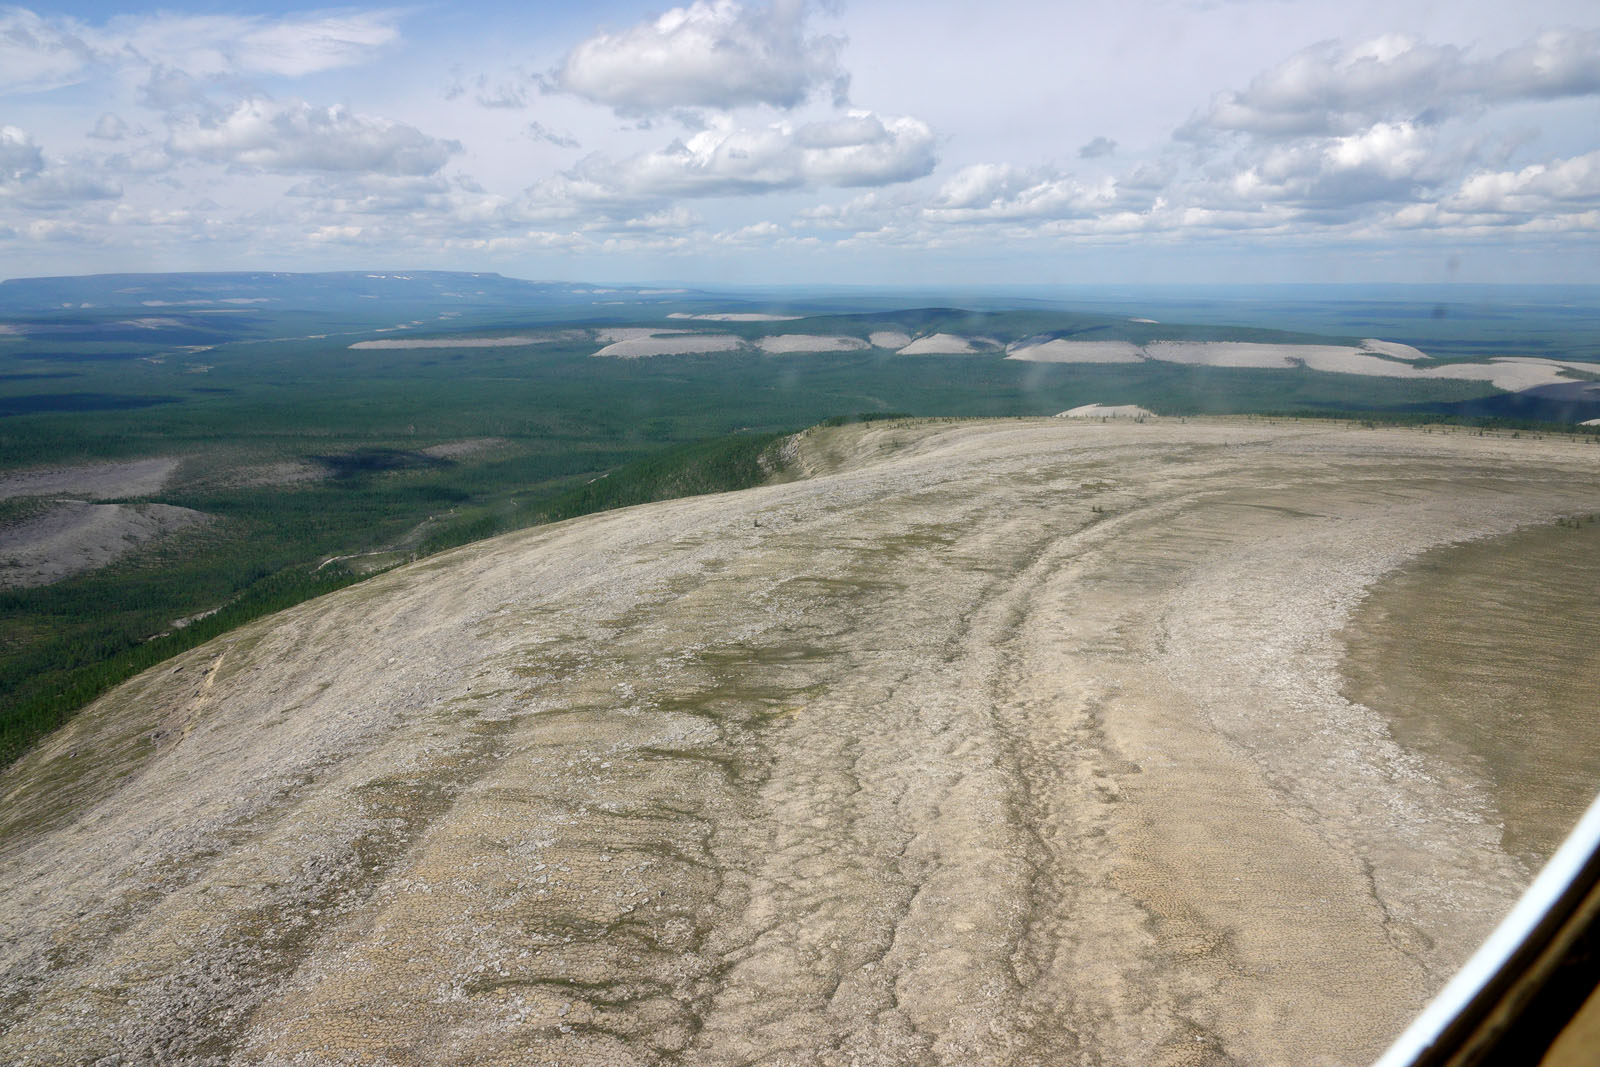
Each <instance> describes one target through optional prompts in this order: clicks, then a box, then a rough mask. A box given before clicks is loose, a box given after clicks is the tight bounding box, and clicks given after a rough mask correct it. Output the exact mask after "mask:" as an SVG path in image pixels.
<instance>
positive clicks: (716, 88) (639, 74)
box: [553, 0, 850, 114]
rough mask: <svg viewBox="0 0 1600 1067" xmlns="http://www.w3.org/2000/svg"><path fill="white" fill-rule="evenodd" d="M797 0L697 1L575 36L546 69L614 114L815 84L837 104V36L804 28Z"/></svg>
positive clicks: (775, 95)
mask: <svg viewBox="0 0 1600 1067" xmlns="http://www.w3.org/2000/svg"><path fill="white" fill-rule="evenodd" d="M805 21H806V7H805V4H804V3H803V2H802V0H774V2H773V3H772V4H771V6H769V7H753V6H745V5H743V4H740V3H737V2H736V0H711V2H707V0H697V2H696V3H694V4H691V5H690V6H688V7H676V8H673V9H672V10H670V11H668V12H666V13H665V14H663V15H661V16H660V17H658V18H656V19H654V20H652V21H649V22H644V23H640V24H639V25H637V26H633V27H631V28H630V29H627V30H623V31H621V32H620V33H598V34H596V35H595V36H593V37H590V38H589V39H588V40H586V41H583V42H582V43H580V44H579V45H578V46H577V47H576V48H574V49H573V50H572V51H571V52H570V53H568V55H567V57H566V60H565V61H564V62H563V63H562V64H561V66H560V67H559V68H558V69H557V70H556V71H555V72H554V76H553V81H554V83H555V84H556V85H558V86H559V87H560V88H562V89H564V90H566V91H567V92H570V93H574V94H576V95H578V96H581V97H583V98H585V99H587V100H592V101H594V102H596V103H600V104H605V105H607V106H609V107H613V108H615V109H616V110H618V111H619V112H622V113H624V114H649V113H653V112H661V111H667V110H670V109H672V108H679V107H705V108H717V109H721V110H727V109H731V108H736V107H743V106H747V105H751V104H768V105H771V106H773V107H779V108H793V107H796V106H798V105H799V104H801V103H803V102H804V101H805V100H806V99H807V98H808V97H810V96H811V95H812V94H814V93H817V92H819V91H826V92H828V93H830V94H831V95H832V96H833V98H834V99H835V100H836V101H837V102H839V103H843V101H844V99H845V96H846V93H847V89H848V86H849V80H850V79H849V76H848V75H846V74H845V72H844V70H843V68H842V67H841V66H840V64H839V53H840V49H841V47H842V46H843V43H844V42H843V41H841V40H840V39H839V38H837V37H832V36H828V35H811V36H808V35H807V34H806V26H805Z"/></svg>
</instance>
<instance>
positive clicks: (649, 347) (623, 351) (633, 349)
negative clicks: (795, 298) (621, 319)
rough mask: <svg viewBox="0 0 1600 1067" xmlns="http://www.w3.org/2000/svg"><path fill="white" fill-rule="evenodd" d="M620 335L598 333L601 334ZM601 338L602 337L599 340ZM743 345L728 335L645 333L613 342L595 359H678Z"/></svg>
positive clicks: (732, 349)
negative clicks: (670, 357)
mask: <svg viewBox="0 0 1600 1067" xmlns="http://www.w3.org/2000/svg"><path fill="white" fill-rule="evenodd" d="M606 332H611V333H620V332H622V331H620V330H617V331H601V333H606ZM603 339H604V338H603V337H602V340H603ZM743 346H744V342H743V341H741V340H740V339H739V338H738V337H735V336H734V335H733V334H730V333H682V332H679V331H676V330H665V331H663V330H649V331H645V333H644V336H636V337H628V338H624V339H621V340H617V341H613V342H612V343H611V344H608V345H606V346H605V347H604V348H602V349H600V350H599V351H598V352H596V353H594V354H595V355H597V356H615V357H618V358H620V359H642V358H644V357H646V356H680V355H685V354H688V353H695V352H732V351H735V350H736V349H739V348H742V347H743Z"/></svg>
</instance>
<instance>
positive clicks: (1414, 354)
mask: <svg viewBox="0 0 1600 1067" xmlns="http://www.w3.org/2000/svg"><path fill="white" fill-rule="evenodd" d="M1361 347H1362V348H1365V349H1367V350H1368V351H1370V352H1376V353H1378V354H1379V355H1380V356H1388V357H1389V358H1390V359H1404V360H1418V359H1427V358H1428V354H1427V353H1426V352H1424V351H1423V350H1422V349H1420V348H1413V347H1411V346H1410V345H1404V344H1401V343H1400V342H1399V341H1380V340H1379V339H1378V338H1376V337H1366V338H1363V339H1362V341H1361Z"/></svg>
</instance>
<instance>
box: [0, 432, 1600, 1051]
mask: <svg viewBox="0 0 1600 1067" xmlns="http://www.w3.org/2000/svg"><path fill="white" fill-rule="evenodd" d="M793 456H794V465H795V468H796V469H798V470H800V471H802V472H804V473H806V474H808V475H809V476H808V477H806V478H804V479H802V480H796V481H792V482H788V483H786V484H779V485H773V486H768V487H764V488H760V489H755V490H750V491H747V492H743V493H738V494H728V495H720V496H711V497H700V498H691V499H686V500H678V501H669V502H664V503H660V504H654V505H649V506H647V507H644V508H633V509H625V510H621V511H615V512H609V513H606V514H602V515H596V516H590V517H587V518H583V519H578V520H574V521H571V522H566V523H561V524H558V525H555V526H551V527H546V528H540V529H534V530H529V531H525V532H522V533H518V534H513V535H509V536H506V537H502V538H499V539H496V540H493V541H489V542H485V543H483V544H479V545H474V546H469V547H467V548H465V549H462V550H459V551H456V552H452V553H448V554H445V555H442V556H438V557H434V558H431V559H428V560H425V561H422V562H420V563H417V564H414V565H411V566H408V567H403V568H400V569H397V570H395V571H391V572H388V573H386V574H383V575H381V576H379V577H376V578H374V579H372V580H370V581H368V582H365V583H363V584H361V585H358V586H354V587H351V588H349V589H346V590H344V591H341V592H339V593H336V594H333V595H331V596H328V597H325V598H323V599H321V600H318V601H314V602H311V603H308V604H304V605H301V606H299V607H297V608H294V609H292V610H290V611H288V612H285V613H283V614H281V615H279V616H275V617H273V618H270V619H266V620H261V621H259V622H257V623H254V624H252V625H250V626H247V627H245V628H242V629H240V630H237V631H235V632H233V633H231V634H229V635H227V636H225V637H223V638H221V639H219V640H217V641H215V642H212V643H210V644H208V645H205V646H202V647H200V648H197V649H195V650H193V651H191V652H189V653H186V654H184V655H183V656H182V657H180V658H178V659H177V660H174V661H172V662H169V663H167V664H164V665H162V666H161V667H158V668H156V669H155V670H152V671H150V672H148V673H147V674H145V675H143V676H141V677H139V678H137V679H134V680H133V681H131V682H129V683H128V684H126V685H124V686H122V687H120V688H119V689H117V690H115V691H113V692H112V693H111V694H108V696H107V697H105V698H103V699H102V700H101V701H99V702H98V703H97V704H96V705H94V706H93V707H91V708H90V709H88V710H87V711H86V712H84V713H82V714H80V715H79V716H78V717H77V718H76V719H74V720H73V721H72V722H71V723H70V724H69V725H68V726H67V727H65V728H64V729H63V730H62V731H60V732H59V733H57V734H56V735H55V736H53V737H52V738H50V739H49V740H48V741H47V742H45V743H44V744H43V745H41V746H40V747H39V748H38V749H36V750H35V751H34V752H32V753H31V754H30V755H28V756H27V757H25V758H24V759H23V760H22V761H20V762H19V763H17V764H16V765H14V766H13V767H11V768H10V769H9V770H7V771H6V772H5V773H4V774H3V775H0V798H3V802H0V899H3V900H4V901H5V902H6V903H5V907H4V908H3V909H0V1062H6V1063H11V1064H19V1065H34V1064H45V1063H87V1062H97V1061H99V1062H106V1063H111V1062H121V1063H125V1064H156V1063H159V1064H163V1065H185V1064H202V1063H205V1064H211V1063H239V1064H255V1065H263V1067H272V1065H289V1064H297V1065H304V1067H311V1065H331V1064H336V1063H338V1064H346V1063H362V1064H393V1065H400V1064H407V1065H412V1064H451V1065H470V1064H513V1063H515V1064H555V1063H560V1064H563V1065H566V1067H573V1065H582V1064H591V1065H598V1064H604V1065H608V1067H610V1065H630V1064H669V1063H670V1064H686V1065H724V1064H727V1065H731V1064H771V1065H779V1064H791V1065H801V1064H806V1065H810V1064H820V1065H829V1067H843V1065H847V1064H858V1065H877V1067H886V1065H911V1064H917V1065H926V1064H952V1065H954V1064H960V1065H968V1064H1029V1065H1039V1067H1057V1065H1064V1064H1065V1065H1080V1064H1106V1065H1119V1064H1138V1065H1145V1064H1152V1065H1217V1064H1241V1065H1242V1064H1306V1065H1323V1064H1362V1063H1367V1062H1370V1060H1371V1059H1372V1057H1373V1056H1374V1055H1375V1054H1376V1053H1377V1052H1378V1051H1379V1050H1381V1048H1382V1046H1383V1045H1384V1044H1385V1043H1386V1041H1387V1040H1388V1039H1389V1038H1390V1036H1391V1035H1393V1034H1394V1033H1396V1032H1397V1031H1398V1030H1399V1029H1400V1028H1401V1026H1402V1025H1403V1024H1404V1022H1405V1021H1406V1020H1407V1018H1408V1017H1409V1016H1410V1015H1411V1014H1412V1013H1413V1012H1414V1011H1416V1009H1417V1008H1418V1007H1419V1005H1420V1004H1421V1003H1422V1002H1423V1000H1424V999H1425V998H1426V997H1427V996H1428V995H1429V994H1430V993H1431V992H1432V991H1434V990H1435V989H1437V988H1438V987H1439V986H1440V984H1441V983H1442V982H1443V981H1444V979H1445V978H1446V976H1447V975H1448V974H1449V973H1450V972H1451V970H1452V969H1453V968H1454V967H1455V966H1456V965H1457V964H1458V963H1459V962H1460V961H1461V960H1462V959H1463V958H1464V957H1465V956H1466V955H1467V954H1468V953H1469V952H1470V950H1471V949H1472V947H1473V946H1474V945H1475V943H1476V942H1477V941H1478V939H1479V938H1480V937H1481V936H1482V935H1483V933H1484V932H1485V930H1487V929H1488V927H1489V926H1490V925H1491V924H1492V923H1493V922H1494V921H1495V919H1496V918H1497V917H1498V915H1499V914H1500V913H1501V912H1502V911H1503V910H1504V909H1505V908H1506V907H1507V905H1508V904H1509V903H1510V901H1511V900H1512V899H1513V898H1514V896H1515V895H1516V893H1517V892H1518V891H1519V889H1520V888H1521V886H1522V885H1524V884H1525V883H1526V881H1527V880H1528V878H1529V871H1528V870H1527V868H1526V866H1525V865H1524V864H1523V863H1522V862H1520V861H1519V860H1517V859H1516V858H1515V857H1513V856H1511V855H1508V854H1507V853H1506V852H1505V851H1503V850H1502V848H1501V843H1500V833H1499V828H1498V826H1497V825H1496V821H1495V817H1494V811H1495V808H1494V805H1493V803H1492V796H1491V793H1490V787H1489V784H1488V783H1487V782H1486V781H1485V780H1484V779H1483V778H1481V777H1480V776H1478V775H1476V774H1475V773H1474V772H1473V770H1472V768H1471V767H1470V766H1465V767H1456V766H1452V765H1449V764H1448V763H1442V762H1438V761H1432V760H1430V759H1427V758H1424V757H1423V756H1420V755H1418V754H1417V753H1414V752H1412V751H1409V750H1407V749H1405V748H1402V747H1401V746H1400V745H1398V744H1397V743H1396V742H1395V741H1394V740H1393V739H1392V737H1391V735H1390V732H1389V730H1388V729H1387V727H1386V723H1385V720H1384V719H1382V718H1381V717H1380V716H1379V715H1378V714H1377V713H1376V712H1374V711H1373V710H1371V709H1369V708H1367V707H1365V706H1363V705H1360V704H1355V703H1351V702H1350V701H1348V700H1347V699H1345V698H1344V697H1343V696H1342V695H1341V692H1342V683H1341V675H1340V663H1341V658H1342V645H1341V643H1340V639H1339V637H1338V635H1339V633H1340V631H1341V627H1342V626H1343V625H1344V621H1345V620H1346V619H1347V617H1349V616H1350V614H1351V612H1352V611H1353V610H1354V608H1355V607H1356V606H1357V605H1358V603H1359V602H1360V601H1361V598H1362V596H1363V595H1364V593H1363V591H1364V590H1365V589H1367V588H1368V587H1369V586H1371V585H1372V584H1373V583H1375V582H1377V581H1378V580H1380V579H1381V578H1382V577H1383V576H1384V575H1386V574H1389V573H1391V572H1393V571H1394V570H1395V569H1396V568H1397V567H1400V566H1401V565H1402V564H1404V563H1405V562H1406V561H1407V560H1408V559H1411V558H1413V557H1415V556H1416V555H1417V554H1419V553H1422V552H1424V551H1426V550H1428V549H1430V548H1432V547H1434V546H1438V545H1441V544H1444V543H1447V542H1450V541H1454V540H1459V539H1462V538H1475V537H1486V536H1491V535H1497V534H1501V533H1504V532H1506V531H1509V530H1512V529H1513V528H1516V527H1519V526H1522V525H1524V524H1528V523H1536V522H1542V521H1545V520H1548V519H1550V518H1553V517H1555V516H1557V515H1561V514H1567V513H1573V512H1577V511H1594V510H1600V477H1597V475H1600V449H1596V448H1594V447H1593V446H1592V445H1590V444H1588V443H1587V442H1574V441H1571V440H1568V439H1565V438H1563V439H1559V440H1558V439H1552V438H1546V439H1544V440H1534V439H1532V438H1529V437H1525V438H1523V439H1520V440H1512V439H1507V438H1495V437H1492V436H1491V437H1476V436H1470V435H1467V434H1464V433H1463V434H1443V433H1431V434H1429V433H1424V432H1421V431H1402V430H1361V429H1357V428H1354V427H1351V426H1345V425H1332V424H1326V425H1323V424H1293V423H1286V424H1279V425H1270V424H1268V423H1266V422H1263V421H1255V422H1249V421H1244V420H1239V421H1205V420H1188V421H1186V422H1181V423H1180V422H1178V421H1176V420H1161V421H1157V422H1149V423H1142V424H1141V423H1136V422H1134V421H1132V420H1112V421H1108V422H1100V421H1099V420H1090V421H1084V420H1075V419H1074V420H1068V419H1036V420H1027V421H1013V422H991V423H977V422H963V423H943V424H920V425H905V424H892V423H890V424H885V423H874V424H868V425H856V426H850V427H841V428H835V429H832V430H826V431H817V432H814V433H811V434H809V435H807V436H805V437H804V438H803V439H801V440H800V441H798V443H797V444H796V445H795V447H794V449H793ZM1554 624H1557V625H1559V620H1555V622H1554ZM1588 684H1590V685H1591V686H1592V685H1593V684H1594V682H1593V679H1592V678H1591V679H1589V680H1588ZM1597 697H1600V694H1597ZM1593 703H1594V701H1591V702H1590V705H1591V706H1592V704H1593ZM100 1057H105V1059H104V1060H99V1058H100Z"/></svg>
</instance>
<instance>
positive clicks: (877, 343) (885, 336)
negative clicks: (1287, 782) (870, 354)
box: [867, 330, 911, 349]
mask: <svg viewBox="0 0 1600 1067" xmlns="http://www.w3.org/2000/svg"><path fill="white" fill-rule="evenodd" d="M867 340H868V341H870V342H871V343H872V347H873V348H888V349H897V348H904V347H905V346H906V345H908V344H910V343H911V335H910V334H909V333H901V332H900V331H899V330H874V331H873V332H872V333H869V334H868V335H867Z"/></svg>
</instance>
